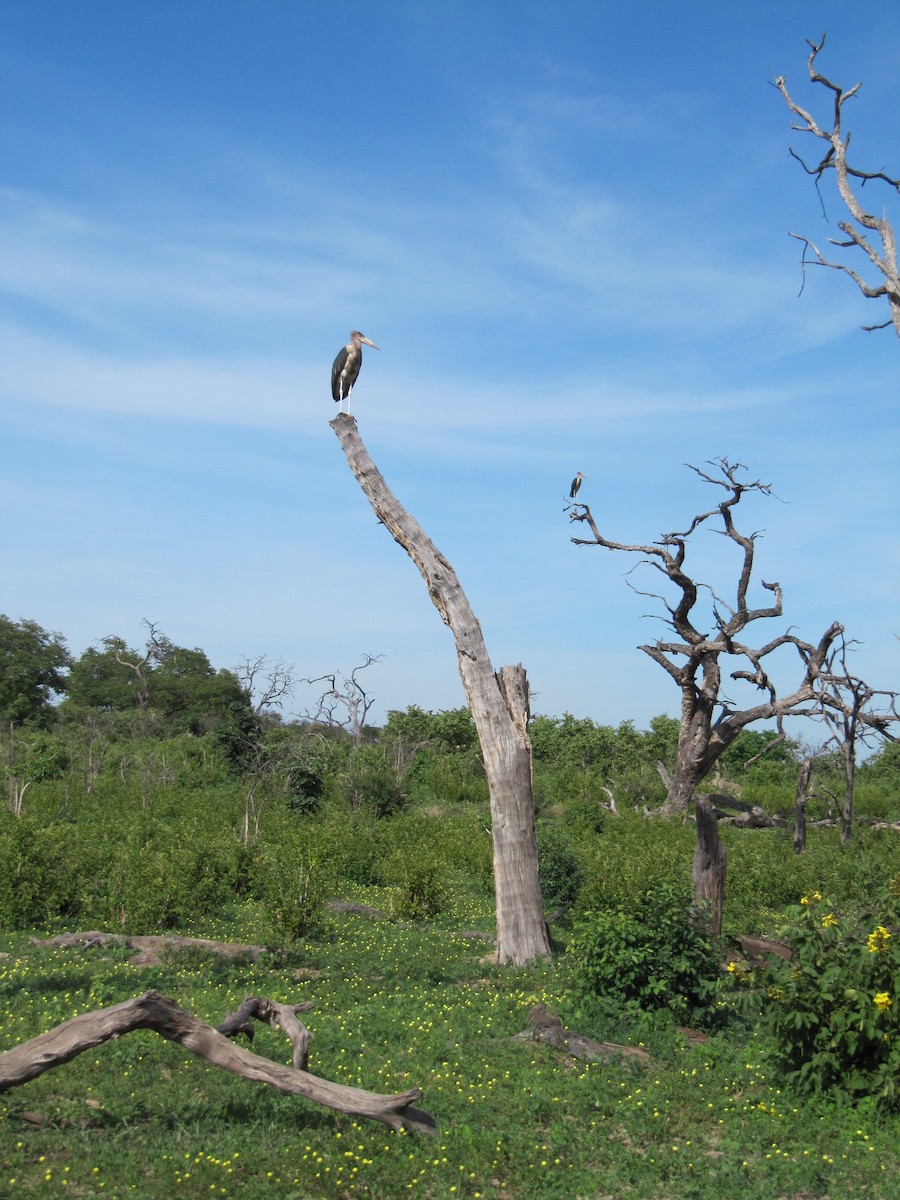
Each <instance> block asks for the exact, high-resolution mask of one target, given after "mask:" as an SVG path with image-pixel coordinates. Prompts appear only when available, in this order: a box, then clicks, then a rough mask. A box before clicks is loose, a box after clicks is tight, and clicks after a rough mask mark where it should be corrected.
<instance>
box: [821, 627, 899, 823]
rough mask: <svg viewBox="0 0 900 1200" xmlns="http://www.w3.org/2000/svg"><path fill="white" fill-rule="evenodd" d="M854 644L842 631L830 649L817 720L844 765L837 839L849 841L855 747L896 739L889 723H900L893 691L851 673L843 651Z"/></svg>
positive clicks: (827, 743) (825, 666)
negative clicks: (842, 793)
mask: <svg viewBox="0 0 900 1200" xmlns="http://www.w3.org/2000/svg"><path fill="white" fill-rule="evenodd" d="M853 645H854V643H853V642H852V641H850V642H848V641H847V640H846V639H845V637H844V636H843V634H841V635H840V637H839V638H838V640H837V643H836V644H835V645H834V646H833V647H832V648H831V650H830V652H829V654H828V657H827V659H826V661H825V665H824V669H823V672H822V680H823V682H824V684H825V688H824V689H823V691H822V692H821V697H820V708H821V719H822V722H823V723H824V725H825V727H826V729H827V730H828V734H829V736H828V738H827V739H826V742H825V745H826V746H827V745H829V744H831V745H834V746H835V747H836V748H837V750H838V752H839V754H840V756H841V759H842V761H843V764H844V804H843V808H842V811H841V841H842V842H844V843H846V842H848V841H849V840H850V834H851V830H852V827H853V796H854V789H855V784H856V754H857V747H858V746H871V745H872V744H873V740H874V739H875V738H885V739H887V740H889V741H892V742H895V741H898V740H900V739H898V738H897V736H896V735H895V734H894V733H892V732H891V726H892V725H895V724H896V723H897V722H900V712H898V711H897V699H898V696H897V693H896V692H889V691H886V690H883V689H879V688H873V687H872V686H871V685H870V684H868V683H866V681H865V680H864V679H860V677H859V676H858V675H854V674H853V672H852V671H851V670H850V666H849V664H848V662H847V653H848V651H849V650H850V649H851V648H852V646H853Z"/></svg>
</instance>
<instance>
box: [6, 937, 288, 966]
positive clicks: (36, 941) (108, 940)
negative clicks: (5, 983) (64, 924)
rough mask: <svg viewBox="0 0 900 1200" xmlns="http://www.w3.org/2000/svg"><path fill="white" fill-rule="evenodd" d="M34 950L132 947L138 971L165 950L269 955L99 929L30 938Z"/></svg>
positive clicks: (258, 949)
mask: <svg viewBox="0 0 900 1200" xmlns="http://www.w3.org/2000/svg"><path fill="white" fill-rule="evenodd" d="M29 941H30V942H31V944H32V945H33V946H61V947H67V946H81V947H83V948H84V949H85V950H89V949H92V948H93V947H95V946H101V947H102V946H129V947H130V948H131V949H133V950H137V954H136V955H135V956H134V958H133V959H131V963H132V965H133V966H136V967H149V966H157V965H158V964H159V961H160V954H161V953H162V951H163V950H205V951H208V952H209V953H210V954H219V955H221V956H222V957H223V958H247V959H249V960H250V961H251V962H256V960H257V959H258V958H259V956H260V955H261V954H265V953H266V947H265V946H245V945H241V944H240V943H239V942H214V941H212V940H211V939H210V938H195V937H182V936H180V935H178V934H132V935H128V934H124V933H104V932H103V931H102V930H99V929H87V930H83V931H82V932H81V933H61V934H58V935H57V936H56V937H52V938H46V939H41V938H36V937H33V938H29Z"/></svg>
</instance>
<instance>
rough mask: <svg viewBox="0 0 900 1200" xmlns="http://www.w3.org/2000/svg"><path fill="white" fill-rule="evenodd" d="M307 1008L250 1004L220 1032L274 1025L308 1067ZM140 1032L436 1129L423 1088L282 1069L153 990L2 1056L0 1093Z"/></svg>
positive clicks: (401, 1125)
mask: <svg viewBox="0 0 900 1200" xmlns="http://www.w3.org/2000/svg"><path fill="white" fill-rule="evenodd" d="M304 1007H306V1006H304V1005H297V1006H294V1007H293V1008H292V1007H290V1006H288V1005H283V1004H277V1003H275V1002H274V1001H271V1000H253V1001H245V1002H244V1004H243V1005H241V1007H240V1008H239V1009H238V1011H237V1013H235V1014H233V1016H232V1017H229V1018H226V1020H225V1021H224V1022H223V1027H225V1028H227V1027H229V1026H231V1027H232V1032H246V1027H247V1024H248V1022H249V1020H250V1018H251V1017H254V1016H255V1017H257V1018H259V1019H261V1020H266V1021H268V1022H269V1023H270V1024H277V1025H279V1026H280V1027H281V1028H282V1029H284V1030H285V1032H286V1033H287V1034H288V1037H289V1038H290V1039H291V1042H292V1044H293V1047H294V1062H295V1064H296V1063H297V1062H298V1061H302V1062H305V1061H306V1053H307V1052H306V1040H308V1037H309V1035H308V1032H307V1031H306V1030H305V1029H304V1027H303V1026H302V1025H301V1024H300V1022H299V1021H298V1020H297V1016H296V1014H297V1012H298V1011H301V1010H302V1009H303V1008H304ZM135 1029H152V1030H154V1031H155V1032H156V1033H158V1034H160V1036H162V1037H164V1038H168V1039H169V1041H173V1042H177V1043H178V1044H179V1045H180V1046H184V1048H185V1049H186V1050H190V1051H191V1053H192V1054H197V1055H199V1056H200V1057H201V1058H205V1059H206V1060H207V1062H210V1063H212V1064H213V1066H216V1067H222V1068H223V1069H224V1070H226V1071H231V1072H232V1073H233V1074H235V1075H240V1076H242V1077H243V1078H244V1079H250V1080H252V1081H253V1082H256V1083H266V1084H269V1086H270V1087H274V1088H277V1089H278V1090H279V1091H282V1092H287V1093H289V1094H290V1095H293V1096H303V1097H305V1098H306V1099H307V1100H312V1101H314V1102H315V1103H317V1104H324V1105H325V1106H326V1107H327V1108H331V1109H335V1110H336V1111H337V1112H342V1113H347V1114H348V1115H349V1116H354V1117H367V1118H370V1119H371V1120H373V1121H381V1122H382V1124H384V1125H389V1126H390V1127H391V1128H392V1129H409V1130H412V1131H415V1132H418V1133H435V1132H436V1131H437V1127H436V1124H435V1121H434V1118H433V1117H432V1116H430V1115H429V1114H428V1113H426V1112H422V1111H421V1110H420V1109H417V1108H415V1107H413V1105H414V1102H415V1101H416V1100H418V1099H419V1098H420V1097H421V1095H422V1093H421V1091H420V1090H419V1088H411V1089H410V1090H409V1091H407V1092H401V1093H399V1094H397V1095H393V1096H386V1095H382V1094H380V1093H378V1092H367V1091H364V1090H363V1089H362V1088H355V1087H349V1086H348V1085H346V1084H341V1083H332V1082H331V1081H330V1080H328V1079H321V1078H320V1077H319V1076H317V1075H311V1074H310V1073H309V1072H308V1071H306V1070H305V1069H304V1068H300V1067H298V1066H297V1065H294V1066H292V1067H285V1066H282V1065H281V1064H280V1063H276V1062H272V1060H271V1059H268V1058H263V1057H262V1056H261V1055H259V1054H253V1053H252V1052H251V1051H250V1050H245V1049H243V1047H241V1046H237V1045H235V1044H234V1042H231V1041H229V1040H228V1037H227V1036H226V1035H225V1033H223V1032H220V1030H219V1029H214V1028H213V1027H212V1026H211V1025H207V1024H206V1022H205V1021H201V1020H200V1018H199V1017H195V1016H194V1015H193V1013H190V1012H188V1011H187V1009H184V1008H181V1007H180V1006H179V1005H177V1004H176V1003H175V1001H174V1000H169V999H168V998H167V997H165V996H162V995H160V993H159V992H155V991H149V992H145V993H144V994H143V995H142V996H137V997H135V998H134V999H132V1000H125V1001H124V1002H123V1003H121V1004H114V1005H112V1007H110V1008H100V1009H96V1010H94V1011H93V1012H89V1013H83V1014H82V1015H81V1016H78V1017H74V1018H73V1019H72V1020H71V1021H66V1022H64V1023H63V1024H62V1025H57V1026H56V1028H55V1029H51V1030H49V1031H48V1032H47V1033H42V1034H39V1035H38V1036H37V1037H34V1038H31V1040H30V1041H27V1042H22V1043H21V1045H19V1046H14V1047H13V1048H12V1049H11V1050H7V1051H6V1052H5V1053H3V1054H0V1092H5V1091H8V1090H9V1089H10V1088H14V1087H18V1086H19V1085H20V1084H23V1083H27V1082H28V1081H29V1080H30V1079H35V1078H36V1077H37V1076H38V1075H42V1074H43V1073H44V1072H45V1071H48V1070H50V1069H51V1068H53V1067H59V1066H62V1064H63V1063H67V1062H69V1061H70V1060H71V1059H73V1058H75V1057H76V1056H77V1055H78V1054H81V1053H82V1052H83V1051H85V1050H91V1049H93V1048H94V1047H95V1046H99V1045H101V1044H102V1043H103V1042H107V1041H109V1040H110V1038H116V1037H120V1036H121V1035H122V1034H125V1033H131V1032H132V1030H135ZM304 1035H305V1037H304Z"/></svg>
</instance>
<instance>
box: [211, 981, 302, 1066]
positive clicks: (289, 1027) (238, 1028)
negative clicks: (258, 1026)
mask: <svg viewBox="0 0 900 1200" xmlns="http://www.w3.org/2000/svg"><path fill="white" fill-rule="evenodd" d="M311 1008H312V1003H311V1002H310V1001H307V1002H306V1003H305V1004H279V1003H278V1002H277V1001H276V1000H265V999H262V998H255V997H253V996H248V997H247V999H246V1000H245V1001H244V1003H243V1004H242V1005H241V1006H240V1008H238V1009H237V1010H236V1011H235V1012H233V1013H231V1014H230V1015H229V1016H227V1017H226V1018H225V1020H224V1021H222V1023H221V1024H220V1025H217V1026H216V1032H217V1033H222V1034H224V1035H225V1037H236V1036H237V1034H239V1033H243V1034H244V1035H245V1036H246V1037H248V1038H249V1039H250V1040H251V1041H253V1025H252V1024H251V1022H252V1021H253V1019H254V1018H256V1020H257V1021H265V1022H266V1024H267V1025H270V1026H271V1027H272V1028H273V1029H275V1028H278V1029H280V1030H281V1031H282V1033H284V1034H285V1035H286V1037H287V1039H288V1041H289V1042H290V1043H291V1045H292V1046H293V1047H294V1059H293V1062H294V1066H295V1067H296V1068H297V1070H298V1071H305V1070H306V1069H307V1067H308V1066H309V1030H308V1029H307V1028H306V1026H305V1025H304V1024H303V1023H302V1022H301V1021H298V1020H297V1013H300V1012H309V1010H310V1009H311Z"/></svg>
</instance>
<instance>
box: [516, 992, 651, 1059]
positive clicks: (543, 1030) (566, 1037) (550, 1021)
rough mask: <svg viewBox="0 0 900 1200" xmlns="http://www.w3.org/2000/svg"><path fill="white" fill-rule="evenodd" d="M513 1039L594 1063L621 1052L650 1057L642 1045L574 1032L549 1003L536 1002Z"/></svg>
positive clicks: (641, 1057) (625, 1056)
mask: <svg viewBox="0 0 900 1200" xmlns="http://www.w3.org/2000/svg"><path fill="white" fill-rule="evenodd" d="M513 1040H514V1041H535V1042H544V1043H545V1044H546V1045H548V1046H552V1047H553V1048H554V1050H562V1051H563V1052H564V1053H565V1054H571V1055H572V1057H573V1058H586V1059H590V1060H591V1061H592V1062H596V1061H598V1060H601V1059H604V1058H609V1057H610V1056H611V1055H619V1056H621V1057H623V1058H637V1059H649V1057H650V1055H649V1053H648V1052H647V1051H646V1050H644V1049H643V1047H641V1046H621V1045H619V1043H618V1042H595V1041H594V1040H593V1039H592V1038H587V1037H583V1036H582V1035H581V1034H580V1033H573V1032H572V1031H571V1029H566V1028H565V1027H564V1026H563V1023H562V1021H560V1019H559V1017H557V1016H554V1014H553V1013H551V1012H550V1010H549V1009H548V1008H547V1006H546V1004H536V1005H535V1006H534V1008H532V1009H531V1011H530V1012H529V1014H528V1024H527V1026H526V1028H525V1029H523V1030H522V1032H521V1033H517V1034H515V1036H514V1039H513Z"/></svg>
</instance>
